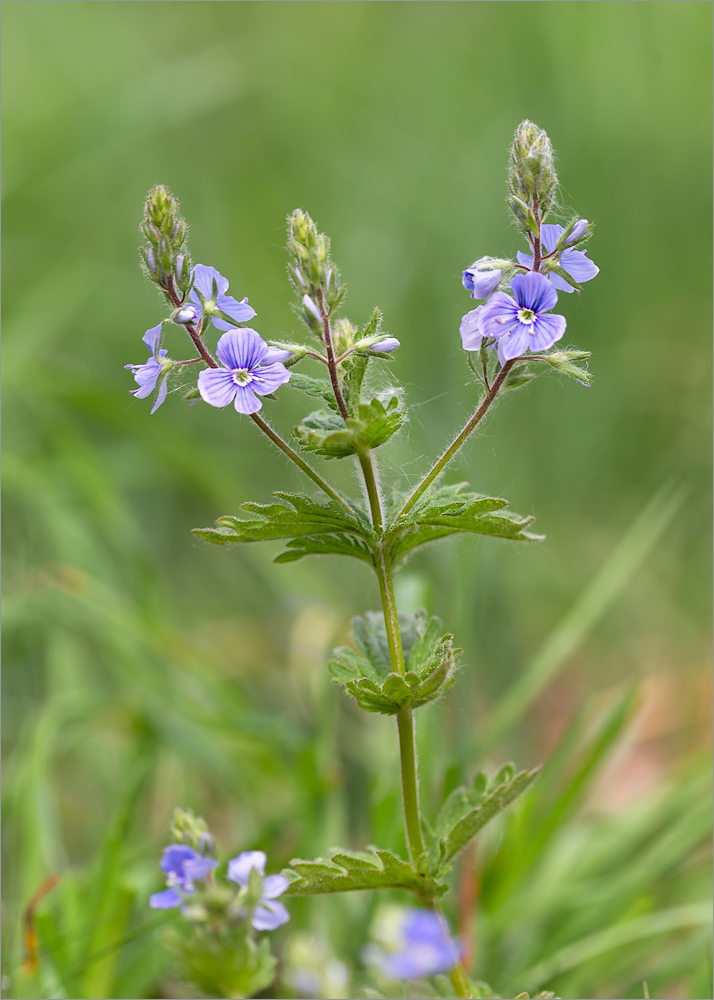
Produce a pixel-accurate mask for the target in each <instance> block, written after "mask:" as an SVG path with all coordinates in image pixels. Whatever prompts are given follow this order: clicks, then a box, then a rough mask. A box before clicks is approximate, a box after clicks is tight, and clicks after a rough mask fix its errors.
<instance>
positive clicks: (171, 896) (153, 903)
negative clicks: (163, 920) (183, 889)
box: [149, 889, 183, 910]
mask: <svg viewBox="0 0 714 1000" xmlns="http://www.w3.org/2000/svg"><path fill="white" fill-rule="evenodd" d="M182 902H183V897H182V896H181V893H179V892H177V890H176V889H164V891H163V892H155V893H154V894H153V896H150V897H149V906H150V907H151V908H152V910H173V908H174V907H175V906H180V905H181V903H182Z"/></svg>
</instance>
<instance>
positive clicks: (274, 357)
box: [260, 347, 293, 365]
mask: <svg viewBox="0 0 714 1000" xmlns="http://www.w3.org/2000/svg"><path fill="white" fill-rule="evenodd" d="M292 356H293V352H292V351H283V350H281V349H280V348H279V347H269V348H268V350H267V351H266V352H265V354H264V355H263V357H262V358H261V359H260V362H261V364H263V365H272V364H274V363H275V362H276V361H280V362H282V361H289V360H290V358H291V357H292Z"/></svg>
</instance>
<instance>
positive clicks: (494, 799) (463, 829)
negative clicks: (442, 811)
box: [443, 765, 541, 861]
mask: <svg viewBox="0 0 714 1000" xmlns="http://www.w3.org/2000/svg"><path fill="white" fill-rule="evenodd" d="M507 767H508V770H505V769H503V770H502V771H500V772H499V774H498V775H497V778H496V780H497V781H498V782H499V783H498V784H497V785H496V787H494V788H493V791H490V792H489V793H488V794H486V795H484V796H483V797H482V798H481V799H480V801H478V802H477V804H475V805H474V806H473V808H469V809H468V811H467V812H466V813H465V814H464V815H463V816H461V818H460V819H459V820H458V821H457V822H456V823H455V824H454V826H453V827H452V828H451V830H450V831H449V832H448V834H446V836H445V837H444V838H443V839H444V847H445V851H444V859H445V860H446V861H448V860H449V859H450V858H453V856H454V855H455V854H458V852H459V851H460V850H461V849H462V848H464V847H465V846H466V844H468V842H469V841H470V840H471V839H472V838H473V837H475V835H476V834H477V833H478V831H479V830H480V829H482V827H484V826H485V825H486V823H488V822H489V821H490V820H492V819H493V817H494V816H497V815H498V814H499V813H500V812H502V811H503V810H504V809H505V808H506V806H508V805H510V804H511V802H513V801H514V800H515V799H517V798H518V796H519V795H521V794H522V793H523V792H525V790H526V789H527V788H528V787H529V786H530V785H531V784H532V783H533V782H534V781H535V779H536V778H537V777H538V775H539V774H540V771H541V768H540V767H536V768H534V769H533V770H532V771H520V772H519V773H518V774H515V775H514V774H513V773H512V765H507ZM453 794H454V793H453V792H452V796H453ZM477 794H478V790H477V788H476V785H474V786H472V791H471V793H470V794H469V792H468V791H466V792H465V798H466V800H468V799H469V797H470V796H471V797H474V796H476V795H477ZM452 796H449V799H451V797H452ZM449 799H447V802H449ZM445 805H446V803H445ZM449 808H450V809H452V810H455V804H454V803H452V804H451V806H450V807H449Z"/></svg>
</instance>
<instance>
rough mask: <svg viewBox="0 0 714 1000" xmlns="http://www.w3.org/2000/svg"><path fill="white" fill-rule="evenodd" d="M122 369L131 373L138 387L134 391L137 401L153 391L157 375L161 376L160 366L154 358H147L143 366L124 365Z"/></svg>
mask: <svg viewBox="0 0 714 1000" xmlns="http://www.w3.org/2000/svg"><path fill="white" fill-rule="evenodd" d="M162 353H166V352H165V351H164V352H162ZM124 367H125V368H128V369H129V370H130V371H131V372H132V373H133V375H134V379H135V381H136V383H137V384H138V386H139V388H138V389H134V395H135V396H136V398H137V399H144V398H145V397H146V396H148V395H149V394H150V393H152V392H153V391H154V389H155V388H156V383H157V381H158V378H159V375H160V374H161V365H160V364H159V363H158V361H156V359H155V358H149V360H148V361H147V362H146V364H145V365H125V366H124Z"/></svg>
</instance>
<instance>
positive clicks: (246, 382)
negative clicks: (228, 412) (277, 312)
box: [198, 327, 290, 413]
mask: <svg viewBox="0 0 714 1000" xmlns="http://www.w3.org/2000/svg"><path fill="white" fill-rule="evenodd" d="M216 356H217V358H218V360H219V361H220V362H221V364H223V365H225V368H206V369H204V371H202V372H201V373H200V375H199V376H198V391H199V392H200V393H201V397H202V398H203V399H204V400H205V401H206V402H207V403H210V405H211V406H228V404H229V403H231V402H233V403H234V406H235V408H236V410H237V411H238V412H239V413H256V412H257V411H258V410H259V409H260V408H261V406H262V405H263V404H262V403H261V401H260V400H259V399H258V397H257V396H256V395H255V394H256V392H257V393H258V394H259V395H261V396H266V395H267V394H268V393H271V392H275V390H276V389H277V388H278V386H281V385H282V384H283V382H287V381H288V379H289V378H290V372H289V371H288V370H287V368H286V367H285V365H283V364H281V362H282V361H286V360H287V359H288V358H289V357H290V351H281V350H279V349H278V348H275V347H268V345H267V344H266V343H265V341H264V340H263V338H262V337H261V336H260V334H258V333H256V331H255V330H251V329H250V327H242V328H241V329H240V330H229V331H228V333H224V334H223V336H222V337H221V339H220V340H219V341H218V346H217V347H216Z"/></svg>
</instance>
